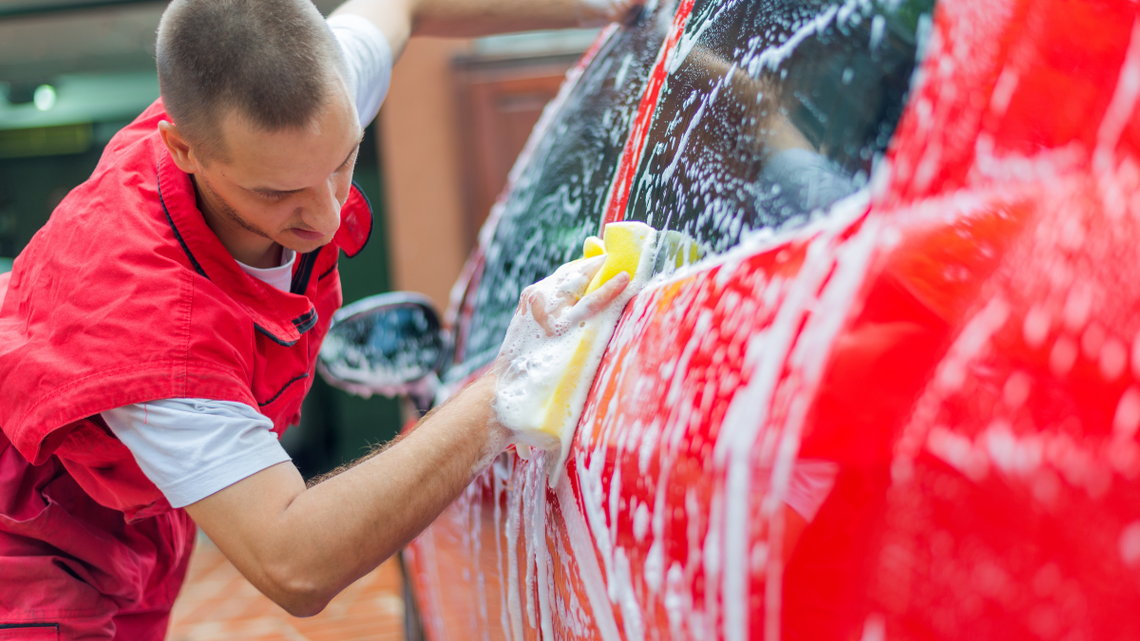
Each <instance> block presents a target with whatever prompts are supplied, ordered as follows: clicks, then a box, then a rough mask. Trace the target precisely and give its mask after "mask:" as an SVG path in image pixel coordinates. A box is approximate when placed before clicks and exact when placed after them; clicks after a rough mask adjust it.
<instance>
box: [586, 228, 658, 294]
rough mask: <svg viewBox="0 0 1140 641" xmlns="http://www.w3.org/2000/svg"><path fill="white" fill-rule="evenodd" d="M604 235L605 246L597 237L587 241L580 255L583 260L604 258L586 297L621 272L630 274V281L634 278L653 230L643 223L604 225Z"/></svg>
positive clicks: (654, 233) (650, 240) (649, 242)
mask: <svg viewBox="0 0 1140 641" xmlns="http://www.w3.org/2000/svg"><path fill="white" fill-rule="evenodd" d="M603 235H604V236H605V241H604V242H603V241H602V240H600V239H599V238H598V237H597V236H590V237H589V238H587V239H586V243H585V247H584V248H583V251H582V253H583V254H584V257H585V258H592V257H594V256H600V255H602V254H605V256H606V262H605V264H603V265H602V268H601V269H599V270H598V273H597V275H595V276H594V280H592V281H591V282H590V286H589V287H587V288H586V293H587V294H589V293H590V292H592V291H594V290H595V289H597V288H599V287H601V286H602V285H604V284H606V282H607V281H609V279H611V278H613V277H614V276H617V275H618V274H620V273H622V272H625V273H627V274H629V277H630V278H631V279H632V278H633V277H634V276H636V275H637V268H638V265H640V264H641V254H642V253H643V252H644V251H645V248H646V247H647V246H649V245H651V244H652V243H653V240H654V238H655V236H656V230H654V229H653V228H652V227H650V226H649V225H646V224H645V223H642V222H637V221H625V222H620V223H610V224H608V225H606V229H605V232H604V234H603Z"/></svg>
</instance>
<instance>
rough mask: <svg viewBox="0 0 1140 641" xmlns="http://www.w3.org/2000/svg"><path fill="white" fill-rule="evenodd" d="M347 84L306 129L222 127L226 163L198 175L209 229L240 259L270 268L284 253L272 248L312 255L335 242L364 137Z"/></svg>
mask: <svg viewBox="0 0 1140 641" xmlns="http://www.w3.org/2000/svg"><path fill="white" fill-rule="evenodd" d="M341 84H342V83H337V86H336V87H335V91H334V92H333V94H334V95H333V96H332V98H331V99H330V101H329V103H328V104H326V105H325V108H324V110H323V111H322V113H320V114H319V115H318V116H317V118H316V119H315V120H314V122H313V123H312V124H311V125H310V126H308V127H305V128H303V129H296V130H294V129H286V130H282V131H277V132H266V131H262V130H259V129H257V128H256V127H254V126H252V125H250V124H249V123H247V122H246V121H245V120H244V119H242V118H240V117H238V116H237V115H236V114H230V115H229V116H228V117H226V118H225V119H224V120H223V121H222V128H221V133H222V137H223V138H222V139H223V141H224V145H225V150H226V155H227V157H226V158H218V159H214V160H213V161H212V162H210V163H208V164H206V165H200V166H199V168H198V170H197V171H195V172H194V176H195V179H196V183H197V185H198V188H199V193H200V196H201V199H202V201H203V202H202V205H203V207H202V209H203V214H204V215H205V216H206V220H207V222H208V223H209V225H210V227H211V228H212V229H213V230H214V233H216V234H217V235H218V238H219V239H220V240H221V241H222V244H223V245H225V246H226V248H227V249H229V250H230V252H231V253H232V254H234V257H235V258H237V259H238V260H240V261H242V262H245V263H247V264H251V265H255V266H260V267H266V266H271V265H267V264H258V263H264V262H265V260H266V256H268V255H270V254H271V253H272V254H273V255H276V254H277V252H275V251H273V243H278V244H280V245H281V246H283V247H288V248H289V249H292V250H295V251H297V252H298V253H305V252H310V251H313V250H314V249H316V248H318V247H320V246H322V245H324V244H326V243H328V242H329V241H330V240H332V237H333V234H334V233H336V230H337V228H338V227H339V226H340V210H341V207H343V206H344V203H345V201H346V200H348V195H349V189H350V188H351V186H352V170H353V167H354V166H355V163H356V156H357V151H358V149H359V147H360V140H361V137H362V132H361V129H360V123H359V120H358V119H357V115H356V110H355V108H354V107H353V105H352V103H351V102H350V101H349V99H348V95H347V92H346V91H344V90H343V87H342V86H341Z"/></svg>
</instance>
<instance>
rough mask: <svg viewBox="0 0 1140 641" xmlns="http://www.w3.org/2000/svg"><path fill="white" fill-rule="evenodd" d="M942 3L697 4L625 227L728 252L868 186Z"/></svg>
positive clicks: (793, 0)
mask: <svg viewBox="0 0 1140 641" xmlns="http://www.w3.org/2000/svg"><path fill="white" fill-rule="evenodd" d="M933 6H934V0H878V1H875V0H848V1H847V2H824V1H820V0H757V1H754V2H746V1H739V2H732V1H728V2H725V1H723V0H697V2H696V5H695V6H694V9H693V14H692V16H691V17H690V19H689V21H688V23H687V25H686V29H685V34H684V36H683V38H682V41H681V44H680V46H679V47H678V52H677V54H676V55H675V57H674V59H673V60H672V61H671V69H670V71H671V73H670V74H669V77H668V78H667V81H666V85H665V87H664V88H663V89H662V93H661V96H660V98H659V102H658V105H657V108H656V112H655V116H654V122H653V124H652V126H651V130H650V133H649V135H648V137H647V143H646V147H645V151H644V155H643V156H642V159H641V163H640V165H639V167H638V171H637V173H636V178H635V179H634V182H633V187H632V192H631V194H630V198H629V205H628V209H627V210H626V215H625V218H626V220H641V221H645V222H648V223H649V224H651V225H653V226H654V227H657V228H658V229H672V230H676V231H680V232H683V233H685V234H687V235H689V236H691V237H692V238H695V239H697V240H698V241H700V242H701V243H702V244H704V245H705V246H706V247H707V248H708V249H711V250H713V251H721V250H724V249H726V248H728V247H731V246H733V245H735V244H736V243H737V242H739V240H740V238H741V236H742V235H743V234H745V233H747V232H748V231H750V230H755V229H759V228H772V227H779V226H783V225H795V224H798V223H801V222H803V221H806V220H807V219H808V218H809V217H810V216H811V215H812V213H813V212H816V213H819V212H821V211H823V209H824V208H826V207H827V206H828V205H830V204H832V203H834V202H835V201H836V200H839V199H840V198H842V197H844V196H847V195H849V194H851V193H852V192H854V191H855V190H857V189H858V188H859V187H861V186H862V185H864V184H865V183H866V181H867V179H868V176H869V174H870V171H871V167H872V164H873V163H874V162H875V160H876V158H877V157H880V156H881V155H882V154H883V152H884V151H885V150H886V148H887V145H888V143H889V142H890V139H891V135H892V134H893V133H894V129H895V126H896V124H897V123H898V120H899V117H900V115H901V114H902V110H903V106H904V102H905V96H906V92H907V89H908V87H909V84H910V77H911V74H912V72H913V70H914V67H915V60H916V52H917V50H918V49H919V45H920V41H921V40H922V39H923V36H922V34H923V32H924V31H925V29H928V28H929V15H930V12H931V10H932V9H933Z"/></svg>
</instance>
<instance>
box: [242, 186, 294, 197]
mask: <svg viewBox="0 0 1140 641" xmlns="http://www.w3.org/2000/svg"><path fill="white" fill-rule="evenodd" d="M249 190H250V191H254V192H257V193H259V194H270V195H277V194H282V195H289V194H296V193H298V192H302V191H304V190H303V189H273V188H272V187H251V188H249Z"/></svg>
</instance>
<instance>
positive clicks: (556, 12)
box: [332, 0, 641, 58]
mask: <svg viewBox="0 0 1140 641" xmlns="http://www.w3.org/2000/svg"><path fill="white" fill-rule="evenodd" d="M640 3H641V2H640V0H348V2H346V3H344V4H343V5H341V6H340V7H339V8H337V10H336V11H334V12H333V14H332V15H334V16H335V15H337V14H346V13H347V14H355V15H358V16H361V17H364V18H366V19H368V20H369V21H370V22H372V23H373V24H375V25H376V26H377V27H379V29H380V31H381V32H382V33H383V34H384V37H385V38H386V39H387V40H388V44H389V46H390V47H391V48H392V55H393V56H394V57H396V58H398V57H399V56H400V53H401V52H402V51H403V50H404V46H405V45H407V43H408V38H410V37H411V36H412V35H413V34H414V35H418V36H447V37H475V36H483V35H488V34H492V33H506V32H510V31H526V30H531V29H559V28H566V27H577V26H582V25H586V24H599V23H603V22H606V21H609V20H616V19H618V18H620V17H621V16H622V15H623V14H624V13H625V12H626V11H627V10H628V9H629V8H630V7H632V6H634V5H635V4H640Z"/></svg>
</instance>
